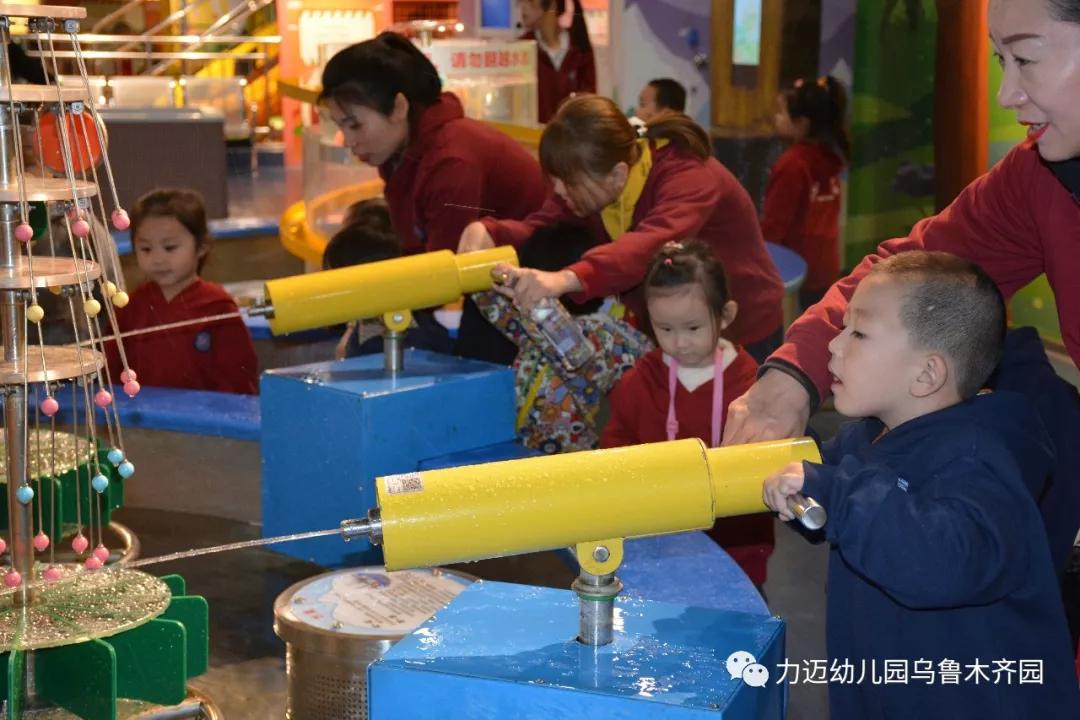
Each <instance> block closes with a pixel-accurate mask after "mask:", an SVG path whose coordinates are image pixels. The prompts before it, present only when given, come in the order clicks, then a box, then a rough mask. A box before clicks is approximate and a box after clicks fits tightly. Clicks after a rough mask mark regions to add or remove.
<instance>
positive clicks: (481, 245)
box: [457, 222, 495, 253]
mask: <svg viewBox="0 0 1080 720" xmlns="http://www.w3.org/2000/svg"><path fill="white" fill-rule="evenodd" d="M493 247H495V239H494V238H493V237H491V233H489V232H488V230H487V228H486V227H484V223H482V222H471V223H469V224H468V225H466V226H465V229H464V230H462V231H461V240H459V241H458V248H457V251H458V252H459V253H467V252H475V251H477V250H487V249H488V248H493Z"/></svg>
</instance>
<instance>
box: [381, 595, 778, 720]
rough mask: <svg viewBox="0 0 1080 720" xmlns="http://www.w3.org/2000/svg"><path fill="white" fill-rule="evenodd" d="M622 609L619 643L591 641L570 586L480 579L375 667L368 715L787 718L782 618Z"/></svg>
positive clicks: (664, 607) (428, 719)
mask: <svg viewBox="0 0 1080 720" xmlns="http://www.w3.org/2000/svg"><path fill="white" fill-rule="evenodd" d="M615 612H616V616H615V628H616V631H615V641H614V642H613V643H612V644H610V645H606V646H604V647H600V648H592V647H588V646H585V645H582V644H580V643H578V642H577V641H576V640H575V639H574V638H575V635H576V634H577V631H578V602H577V596H576V595H574V594H573V593H572V592H570V591H567V590H552V589H549V588H538V587H533V586H528V585H509V584H505V583H495V582H477V583H475V584H474V585H472V586H471V587H469V588H468V589H466V590H465V591H464V592H463V593H462V594H461V595H459V596H458V597H457V598H456V599H455V600H454V601H453V602H451V603H450V604H449V605H448V606H447V607H446V608H444V609H443V610H441V611H439V612H438V613H437V614H436V615H435V616H434V617H433V618H432V619H431V620H429V621H428V622H427V623H425V624H424V625H422V626H421V627H420V628H418V629H417V630H416V631H415V632H413V633H412V634H411V635H409V636H407V637H405V638H404V639H402V640H401V641H400V642H398V644H397V645H395V646H394V647H392V648H391V649H390V651H389V652H388V653H387V654H386V655H385V657H383V658H382V659H381V660H379V661H378V662H376V663H375V664H373V665H372V666H371V667H370V668H369V670H368V707H369V712H370V717H371V719H372V720H405V719H406V718H407V719H408V720H436V719H439V720H441V719H443V718H515V719H517V720H526V719H531V718H536V719H537V720H539V719H540V718H543V719H544V720H551V719H552V718H605V719H606V720H610V719H613V718H614V719H619V720H631V719H633V718H642V720H644V719H645V718H648V719H649V720H656V719H657V718H661V719H663V718H679V719H683V720H692V719H693V718H702V720H705V719H706V718H708V719H709V720H717V718H732V719H736V718H737V719H739V720H744V719H745V720H749V719H751V718H752V719H754V720H782V719H783V717H784V714H785V710H786V704H787V696H786V688H785V685H784V684H782V683H778V682H777V680H778V678H779V673H780V670H779V669H778V668H779V667H780V666H781V664H782V662H783V653H784V623H783V621H782V620H780V619H778V618H771V617H767V616H762V615H747V614H743V613H736V612H729V611H723V610H715V609H705V608H695V607H688V606H685V605H677V604H671V603H660V602H652V601H647V600H640V599H633V598H619V599H618V601H617V602H616V610H615ZM751 660H753V661H754V662H751Z"/></svg>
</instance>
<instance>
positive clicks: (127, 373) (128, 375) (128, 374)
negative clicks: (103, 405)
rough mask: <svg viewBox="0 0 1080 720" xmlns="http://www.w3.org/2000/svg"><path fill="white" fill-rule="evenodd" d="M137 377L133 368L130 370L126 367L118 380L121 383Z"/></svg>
mask: <svg viewBox="0 0 1080 720" xmlns="http://www.w3.org/2000/svg"><path fill="white" fill-rule="evenodd" d="M138 377H139V376H138V375H136V374H135V371H134V370H132V369H131V368H127V369H125V370H124V371H123V372H121V373H120V382H122V383H126V382H131V381H132V380H135V379H137V378H138Z"/></svg>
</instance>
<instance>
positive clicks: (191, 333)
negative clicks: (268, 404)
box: [106, 279, 259, 395]
mask: <svg viewBox="0 0 1080 720" xmlns="http://www.w3.org/2000/svg"><path fill="white" fill-rule="evenodd" d="M236 311H237V308H236V303H235V302H233V299H232V298H231V297H230V296H229V294H228V293H226V292H225V289H224V288H222V287H221V286H220V285H215V284H214V283H211V282H206V281H205V280H202V279H199V280H196V281H195V282H194V283H192V285H191V286H190V287H188V288H186V289H185V290H183V291H182V292H181V293H180V294H179V295H177V296H176V297H174V298H173V299H172V301H171V302H166V301H165V296H164V295H162V294H161V288H160V287H158V284H157V283H155V282H147V283H143V284H142V285H140V286H139V287H138V288H137V289H136V290H135V292H133V293H131V302H129V303H128V305H127V306H126V307H124V308H121V309H118V310H117V311H116V319H117V322H118V323H119V325H120V331H121V332H125V331H127V330H136V329H140V328H148V327H154V326H157V325H165V324H167V323H174V322H179V321H181V320H193V319H195V318H200V317H207V316H210V315H219V314H222V313H227V312H236ZM123 342H124V352H125V354H126V355H127V359H128V365H129V367H131V369H132V370H134V371H135V373H136V375H137V376H138V380H139V383H140V384H142V385H148V386H156V387H174V388H187V389H191V390H216V391H217V392H233V393H243V394H247V395H254V394H255V393H257V392H258V389H259V368H258V361H257V360H256V359H255V346H254V345H253V344H252V342H251V334H250V333H249V332H248V329H247V327H246V326H245V325H244V322H243V320H241V319H240V318H232V319H230V320H219V321H217V322H213V323H205V324H199V325H188V326H186V327H182V328H176V329H175V330H164V331H161V332H155V333H148V334H146V335H135V336H133V337H130V338H125V339H124V341H123ZM106 353H107V355H108V359H109V371H110V374H111V375H112V380H113V382H116V383H119V382H120V372H121V371H122V370H123V369H124V368H123V364H122V363H121V362H120V355H119V351H118V350H117V347H116V343H114V342H110V343H108V344H107V345H106Z"/></svg>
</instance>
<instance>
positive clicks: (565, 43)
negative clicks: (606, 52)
mask: <svg viewBox="0 0 1080 720" xmlns="http://www.w3.org/2000/svg"><path fill="white" fill-rule="evenodd" d="M571 2H573V3H574V19H573V20H572V21H571V23H570V30H569V31H567V30H564V29H563V28H562V27H561V26H560V25H559V18H561V17H562V16H563V14H564V13H565V12H566V0H518V9H519V10H520V11H521V25H522V27H524V28H525V34H524V35H522V36H521V37H522V39H525V40H536V82H537V119H538V120H539V121H540V122H542V123H546V122H547V121H548V120H550V119H551V117H552V116H553V115H554V114H555V111H556V110H558V109H559V106H560V105H562V103H563V101H564V100H566V98H568V97H571V96H573V95H575V94H576V93H594V92H596V58H595V56H594V55H593V49H592V43H591V42H589V31H588V28H587V27H586V26H585V11H584V9H583V8H582V6H581V0H571Z"/></svg>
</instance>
